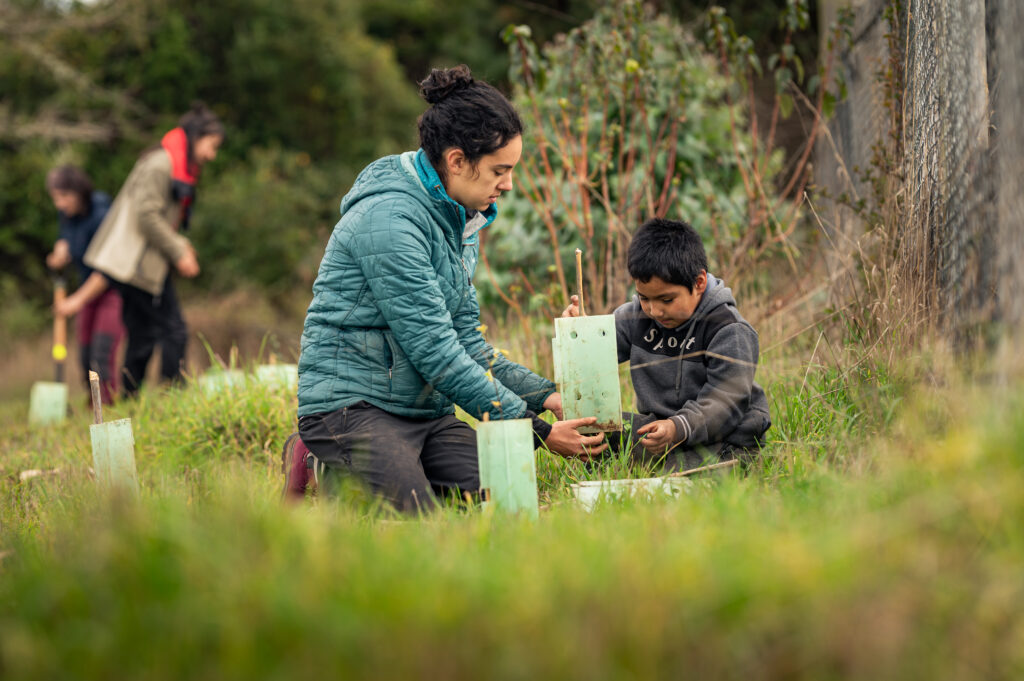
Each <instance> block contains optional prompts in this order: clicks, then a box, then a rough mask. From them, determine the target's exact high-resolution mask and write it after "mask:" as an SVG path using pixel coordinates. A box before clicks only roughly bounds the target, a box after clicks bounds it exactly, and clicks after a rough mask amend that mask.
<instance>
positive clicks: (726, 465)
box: [665, 459, 740, 478]
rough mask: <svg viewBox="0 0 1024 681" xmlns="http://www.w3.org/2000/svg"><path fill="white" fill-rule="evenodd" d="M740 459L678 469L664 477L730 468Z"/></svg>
mask: <svg viewBox="0 0 1024 681" xmlns="http://www.w3.org/2000/svg"><path fill="white" fill-rule="evenodd" d="M739 462H740V461H739V459H730V460H729V461H722V462H721V463H713V464H711V465H709V466H701V467H700V468H691V469H690V470H688V471H679V472H678V473H669V474H668V475H666V476H665V477H666V478H682V477H686V476H687V475H693V474H694V473H704V472H706V471H714V470H718V469H720V468H732V467H733V466H735V465H736V464H738V463H739Z"/></svg>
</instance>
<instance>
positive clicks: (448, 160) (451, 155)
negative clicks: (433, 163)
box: [443, 147, 469, 175]
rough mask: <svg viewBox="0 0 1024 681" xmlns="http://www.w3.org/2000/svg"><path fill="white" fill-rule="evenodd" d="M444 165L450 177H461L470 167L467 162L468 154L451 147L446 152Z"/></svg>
mask: <svg viewBox="0 0 1024 681" xmlns="http://www.w3.org/2000/svg"><path fill="white" fill-rule="evenodd" d="M443 158H444V164H445V167H446V168H447V169H448V174H449V175H461V174H462V172H463V171H464V170H465V169H466V167H467V166H468V165H469V164H468V163H467V161H466V154H465V152H464V151H462V149H459V148H458V147H451V148H450V149H448V150H446V151H445V152H444V157H443Z"/></svg>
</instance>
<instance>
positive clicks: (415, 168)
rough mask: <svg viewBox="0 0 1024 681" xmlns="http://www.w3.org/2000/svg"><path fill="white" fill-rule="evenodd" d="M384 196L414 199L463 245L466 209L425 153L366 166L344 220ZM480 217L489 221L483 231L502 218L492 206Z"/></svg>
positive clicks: (346, 204) (350, 194)
mask: <svg viewBox="0 0 1024 681" xmlns="http://www.w3.org/2000/svg"><path fill="white" fill-rule="evenodd" d="M384 194H391V195H394V194H401V195H403V196H406V197H408V198H411V199H413V200H414V201H416V202H417V203H419V204H420V205H422V206H423V207H424V208H425V209H426V210H427V211H428V212H429V213H430V215H431V216H432V217H434V219H435V220H436V221H437V222H438V223H439V224H442V225H446V226H448V227H449V228H450V229H448V230H446V231H448V232H449V234H448V236H449V237H450V238H451V239H452V241H453V243H454V245H458V244H459V243H461V241H462V231H463V228H464V227H465V225H466V219H467V214H466V209H465V208H464V207H463V206H462V205H461V204H459V203H458V202H456V201H455V200H454V199H452V198H451V197H450V196H448V192H446V191H445V188H444V184H443V183H442V182H441V178H440V176H438V174H437V171H436V170H434V167H433V166H432V165H431V164H430V161H429V160H428V159H427V155H426V153H425V152H424V151H423V150H422V149H420V150H418V151H407V152H405V153H404V154H398V155H394V156H385V157H383V158H380V159H378V160H376V161H374V162H373V163H371V164H370V165H368V166H366V168H364V169H363V171H362V172H361V173H359V177H357V178H356V181H355V183H353V185H352V188H351V189H350V190H349V192H348V193H347V194H345V197H344V198H343V199H342V200H341V214H342V215H343V216H344V215H345V213H347V212H348V211H349V210H351V209H352V207H353V206H355V205H356V204H357V203H359V202H360V201H364V200H367V199H371V198H383V196H382V195H384ZM480 215H482V216H483V217H484V218H485V222H484V224H483V227H487V226H488V225H490V224H491V223H492V222H493V221H494V218H495V217H497V215H498V209H497V206H494V205H492V206H490V207H489V208H488V209H487V210H486V211H484V212H483V213H481V214H480ZM483 227H481V229H482V228H483Z"/></svg>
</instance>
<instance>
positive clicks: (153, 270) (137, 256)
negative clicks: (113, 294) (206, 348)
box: [85, 103, 224, 396]
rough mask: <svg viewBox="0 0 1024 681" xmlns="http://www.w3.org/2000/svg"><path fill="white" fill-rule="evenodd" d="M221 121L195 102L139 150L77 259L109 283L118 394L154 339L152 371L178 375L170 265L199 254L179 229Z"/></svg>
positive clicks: (132, 386)
mask: <svg viewBox="0 0 1024 681" xmlns="http://www.w3.org/2000/svg"><path fill="white" fill-rule="evenodd" d="M223 141H224V126H223V125H222V124H221V122H220V119H219V118H218V117H217V116H216V115H215V114H214V113H213V112H212V111H210V109H208V108H207V107H206V105H204V104H201V103H197V104H195V105H193V107H192V109H191V110H190V111H189V112H188V113H186V114H185V115H184V116H182V117H181V120H180V121H179V124H178V127H176V128H174V129H172V130H170V131H169V132H168V133H167V134H165V135H164V136H163V138H162V139H161V141H160V145H159V146H157V147H154V148H151V149H148V150H146V151H145V152H143V154H142V156H141V157H140V158H139V160H138V161H137V162H136V164H135V167H134V168H133V169H132V171H131V173H130V174H129V175H128V179H127V180H125V183H124V186H123V187H122V188H121V191H120V192H119V193H118V195H117V198H116V199H115V200H114V205H113V206H111V209H110V212H109V214H108V215H107V218H106V219H105V220H104V221H103V224H102V225H101V227H100V230H99V232H98V233H97V234H96V238H95V239H94V240H93V243H92V244H91V245H90V247H89V249H88V251H87V252H86V255H85V261H86V263H87V264H89V265H91V266H92V267H94V268H96V269H98V270H100V271H102V272H103V273H104V274H106V275H107V276H108V277H110V278H111V279H113V280H114V281H116V282H117V288H118V290H119V292H120V293H121V298H122V300H123V311H122V319H123V320H124V325H125V328H126V329H127V331H128V348H127V350H126V352H125V360H124V393H125V395H126V396H133V395H135V394H136V393H137V392H138V390H139V388H140V387H141V386H142V382H143V379H144V378H145V373H146V365H147V364H148V363H149V358H150V356H151V355H152V354H153V351H154V349H155V347H156V345H157V344H158V343H159V345H160V350H161V365H160V375H161V377H162V378H163V379H165V380H170V381H174V380H178V379H180V377H181V371H182V366H183V363H184V360H185V346H186V343H187V341H188V329H187V327H186V325H185V319H184V318H183V317H182V314H181V306H180V305H179V304H178V296H177V294H176V292H175V290H174V283H173V278H172V276H171V269H172V268H173V269H174V270H175V271H177V273H178V274H179V275H181V276H183V277H190V278H191V277H196V276H198V275H199V261H198V259H197V257H196V251H195V249H194V248H193V247H192V244H191V242H189V240H188V239H187V238H186V237H185V235H184V234H183V233H182V232H184V231H185V230H186V229H187V228H188V221H189V217H190V215H191V211H192V206H193V205H194V204H195V198H196V183H197V182H198V180H199V175H200V172H201V170H202V167H203V166H204V165H205V164H206V163H209V162H210V161H212V160H213V159H215V158H216V157H217V150H218V149H219V148H220V145H221V143H222V142H223Z"/></svg>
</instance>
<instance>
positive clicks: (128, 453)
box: [89, 419, 139, 494]
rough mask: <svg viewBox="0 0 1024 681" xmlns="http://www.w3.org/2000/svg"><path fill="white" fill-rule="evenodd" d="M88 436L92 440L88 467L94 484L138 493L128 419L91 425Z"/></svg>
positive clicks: (133, 439) (133, 447)
mask: <svg viewBox="0 0 1024 681" xmlns="http://www.w3.org/2000/svg"><path fill="white" fill-rule="evenodd" d="M89 436H90V437H91V439H92V467H93V471H95V473H96V482H97V484H99V485H100V486H101V487H105V488H107V489H120V490H124V491H127V492H131V493H132V494H138V493H139V481H138V478H137V477H136V474H135V437H134V436H133V435H132V420H131V419H120V420H118V421H109V422H107V423H96V424H93V425H91V426H89Z"/></svg>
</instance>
